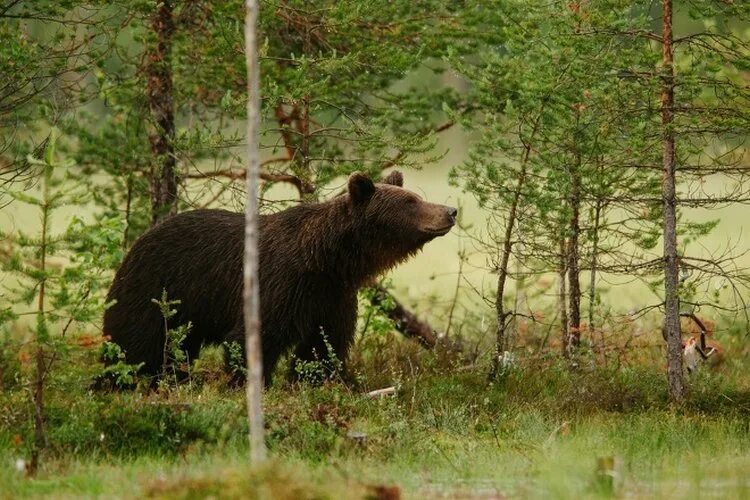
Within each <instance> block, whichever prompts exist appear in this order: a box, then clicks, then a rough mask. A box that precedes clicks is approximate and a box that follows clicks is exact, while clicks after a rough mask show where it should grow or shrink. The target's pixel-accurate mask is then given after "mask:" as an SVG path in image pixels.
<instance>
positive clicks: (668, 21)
mask: <svg viewBox="0 0 750 500" xmlns="http://www.w3.org/2000/svg"><path fill="white" fill-rule="evenodd" d="M672 43H673V35H672V0H662V66H663V67H662V72H663V77H662V90H661V122H662V140H663V151H662V168H663V181H662V197H663V198H664V335H665V338H666V339H667V379H668V381H669V396H670V398H671V399H672V401H675V402H679V401H682V399H683V398H684V397H685V380H684V376H683V373H682V338H681V333H680V301H679V296H678V276H679V274H678V273H679V269H678V267H679V262H678V256H677V207H676V179H675V139H674V130H673V129H672V126H673V123H674V66H673V56H674V48H673V46H672Z"/></svg>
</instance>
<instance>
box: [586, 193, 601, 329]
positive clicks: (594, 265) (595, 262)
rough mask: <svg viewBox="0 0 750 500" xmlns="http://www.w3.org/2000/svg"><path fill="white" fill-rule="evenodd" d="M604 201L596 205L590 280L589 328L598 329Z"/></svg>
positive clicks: (598, 201) (597, 201)
mask: <svg viewBox="0 0 750 500" xmlns="http://www.w3.org/2000/svg"><path fill="white" fill-rule="evenodd" d="M601 216H602V201H601V200H596V207H594V229H593V235H592V237H591V239H592V241H591V276H590V281H589V330H590V331H592V332H593V331H594V330H595V329H596V321H595V319H594V316H595V314H596V273H597V271H598V266H599V226H600V225H601Z"/></svg>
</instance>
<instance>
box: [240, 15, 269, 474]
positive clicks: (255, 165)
mask: <svg viewBox="0 0 750 500" xmlns="http://www.w3.org/2000/svg"><path fill="white" fill-rule="evenodd" d="M257 22H258V1H257V0H246V3H245V58H246V64H247V94H248V99H247V156H248V158H247V176H246V181H247V202H246V204H245V266H244V276H243V277H244V281H243V285H244V287H243V290H244V291H243V299H244V316H245V352H246V354H247V416H248V423H249V427H250V459H251V461H252V462H254V463H258V462H261V461H263V460H265V458H266V444H265V441H264V439H263V434H264V432H263V406H262V396H263V363H262V353H261V343H260V290H259V286H258V185H259V179H260V65H259V62H258V41H257V36H256V35H257V34H256V30H257Z"/></svg>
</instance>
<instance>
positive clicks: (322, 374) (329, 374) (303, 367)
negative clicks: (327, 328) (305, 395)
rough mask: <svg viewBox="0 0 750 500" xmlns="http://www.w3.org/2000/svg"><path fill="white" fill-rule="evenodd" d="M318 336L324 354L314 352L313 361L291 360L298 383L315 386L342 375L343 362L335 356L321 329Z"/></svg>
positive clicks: (294, 358)
mask: <svg viewBox="0 0 750 500" xmlns="http://www.w3.org/2000/svg"><path fill="white" fill-rule="evenodd" d="M320 336H321V337H322V338H323V345H324V346H325V349H326V351H325V352H315V353H314V354H315V359H312V360H307V359H298V358H296V357H293V358H292V363H294V372H295V374H296V375H297V377H298V378H299V380H300V381H303V382H308V383H314V384H315V383H320V382H321V381H323V380H326V379H337V378H339V377H341V376H342V375H343V374H344V373H343V369H344V362H343V361H342V360H340V359H339V357H338V356H337V355H336V352H335V351H334V350H333V346H332V345H331V343H330V341H329V340H328V336H327V335H326V333H325V332H324V331H323V329H322V328H321V329H320Z"/></svg>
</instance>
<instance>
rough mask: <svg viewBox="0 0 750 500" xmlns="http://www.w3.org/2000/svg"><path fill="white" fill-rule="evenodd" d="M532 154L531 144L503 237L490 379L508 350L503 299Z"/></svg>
mask: <svg viewBox="0 0 750 500" xmlns="http://www.w3.org/2000/svg"><path fill="white" fill-rule="evenodd" d="M530 154H531V143H529V144H527V145H526V147H525V149H524V153H523V159H522V160H521V167H520V170H519V172H518V177H517V178H516V189H515V192H514V193H513V200H512V201H511V204H510V211H509V213H508V222H507V223H506V225H505V234H504V235H503V243H502V253H501V255H500V266H499V268H498V270H497V296H496V298H495V317H496V318H497V327H496V330H495V356H494V357H493V358H492V368H491V371H490V379H493V378H495V377H496V376H497V374H498V373H499V371H500V357H501V356H502V355H503V353H504V352H505V350H506V347H507V346H506V343H507V338H506V336H507V328H508V317H509V316H510V314H511V311H507V310H506V309H505V304H504V303H503V298H504V297H505V285H506V282H507V280H508V262H509V261H510V253H511V250H512V248H513V231H514V229H515V227H516V219H517V217H518V205H519V203H520V201H521V191H522V190H523V187H524V184H525V183H526V166H527V164H528V160H529V155H530Z"/></svg>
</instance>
